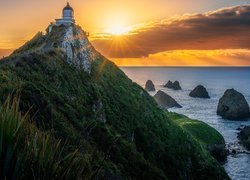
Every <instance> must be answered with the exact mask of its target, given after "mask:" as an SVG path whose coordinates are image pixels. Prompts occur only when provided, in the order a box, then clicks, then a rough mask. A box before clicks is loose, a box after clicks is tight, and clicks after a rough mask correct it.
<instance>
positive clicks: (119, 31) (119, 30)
mask: <svg viewBox="0 0 250 180" xmlns="http://www.w3.org/2000/svg"><path fill="white" fill-rule="evenodd" d="M130 30H131V29H130V28H129V27H125V26H119V25H114V26H113V27H110V28H108V29H107V30H106V32H107V33H109V34H112V35H116V36H120V35H124V34H127V33H128V32H129V31H130Z"/></svg>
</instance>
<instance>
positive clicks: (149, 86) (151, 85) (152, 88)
mask: <svg viewBox="0 0 250 180" xmlns="http://www.w3.org/2000/svg"><path fill="white" fill-rule="evenodd" d="M145 90H146V91H155V86H154V83H153V82H152V81H151V80H148V81H147V82H146V85H145Z"/></svg>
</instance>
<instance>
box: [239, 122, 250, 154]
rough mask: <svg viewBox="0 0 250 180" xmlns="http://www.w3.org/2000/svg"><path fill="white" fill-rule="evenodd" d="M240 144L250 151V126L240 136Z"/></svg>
mask: <svg viewBox="0 0 250 180" xmlns="http://www.w3.org/2000/svg"><path fill="white" fill-rule="evenodd" d="M238 138H239V140H240V143H241V144H242V145H243V146H245V147H246V149H247V150H249V151H250V126H245V127H244V128H243V129H241V131H240V132H239V134H238Z"/></svg>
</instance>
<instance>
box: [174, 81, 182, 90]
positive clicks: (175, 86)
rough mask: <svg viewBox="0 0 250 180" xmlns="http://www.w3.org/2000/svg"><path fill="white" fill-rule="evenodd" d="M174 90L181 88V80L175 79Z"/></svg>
mask: <svg viewBox="0 0 250 180" xmlns="http://www.w3.org/2000/svg"><path fill="white" fill-rule="evenodd" d="M173 90H181V86H180V83H179V81H175V82H174V83H173Z"/></svg>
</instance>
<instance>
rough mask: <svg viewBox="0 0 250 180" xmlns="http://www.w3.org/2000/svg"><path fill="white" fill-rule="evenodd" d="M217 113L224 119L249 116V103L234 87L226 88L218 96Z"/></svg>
mask: <svg viewBox="0 0 250 180" xmlns="http://www.w3.org/2000/svg"><path fill="white" fill-rule="evenodd" d="M217 114H218V115H220V116H222V118H224V119H233V120H237V119H238V120H239V119H244V118H247V117H249V116H250V110H249V105H248V103H247V101H246V99H245V97H244V96H243V95H242V94H241V93H239V92H237V91H236V90H234V89H228V90H226V92H225V93H224V95H223V96H222V98H220V100H219V104H218V107H217Z"/></svg>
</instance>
